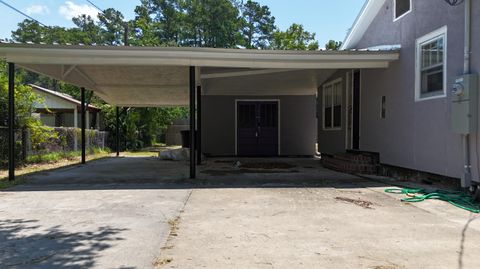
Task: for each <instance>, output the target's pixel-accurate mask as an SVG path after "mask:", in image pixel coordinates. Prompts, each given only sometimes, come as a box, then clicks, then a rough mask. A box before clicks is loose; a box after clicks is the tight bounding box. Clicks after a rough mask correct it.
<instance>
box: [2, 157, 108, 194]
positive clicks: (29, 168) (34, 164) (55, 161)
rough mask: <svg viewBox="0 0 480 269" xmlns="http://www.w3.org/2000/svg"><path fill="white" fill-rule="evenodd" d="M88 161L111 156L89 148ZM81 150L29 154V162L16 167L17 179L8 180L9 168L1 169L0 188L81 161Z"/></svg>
mask: <svg viewBox="0 0 480 269" xmlns="http://www.w3.org/2000/svg"><path fill="white" fill-rule="evenodd" d="M87 153H88V155H87V156H86V157H87V161H93V160H97V159H101V158H105V157H109V156H110V154H109V151H108V150H99V149H93V148H92V149H89V150H88V151H87ZM80 155H81V152H80V151H71V152H52V153H48V154H39V155H32V156H29V159H28V160H27V164H26V165H24V166H21V167H17V168H15V181H8V170H0V190H1V189H7V188H10V187H13V186H15V185H20V184H22V183H24V182H25V181H26V180H27V176H28V175H30V174H33V173H37V172H43V171H49V170H54V169H58V168H62V167H66V166H70V165H76V164H78V163H79V162H80Z"/></svg>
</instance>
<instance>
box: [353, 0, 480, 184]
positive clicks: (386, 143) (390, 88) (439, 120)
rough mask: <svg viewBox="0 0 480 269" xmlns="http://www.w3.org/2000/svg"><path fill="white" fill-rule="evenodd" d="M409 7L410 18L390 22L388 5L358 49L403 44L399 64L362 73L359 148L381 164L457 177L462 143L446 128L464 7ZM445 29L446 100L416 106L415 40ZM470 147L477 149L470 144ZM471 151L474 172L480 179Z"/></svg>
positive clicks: (425, 0)
mask: <svg viewBox="0 0 480 269" xmlns="http://www.w3.org/2000/svg"><path fill="white" fill-rule="evenodd" d="M472 2H473V3H472V6H473V10H474V12H473V13H474V14H473V16H472V17H473V29H472V32H473V44H472V45H473V46H472V48H473V50H474V52H473V54H472V56H473V63H472V71H474V72H479V71H480V58H479V56H478V48H479V46H480V41H479V39H480V37H479V35H480V28H479V25H480V3H479V2H478V1H472ZM412 4H413V10H412V12H411V13H409V14H407V15H406V16H404V17H403V18H401V19H400V20H398V21H396V22H393V14H392V5H393V1H392V0H389V1H387V2H386V3H385V5H384V7H383V8H382V9H381V11H380V12H379V14H378V15H377V17H376V18H375V19H374V21H373V22H372V24H371V25H370V27H369V29H368V30H367V32H366V33H365V35H364V36H363V39H362V40H361V41H360V42H359V44H358V45H357V48H367V47H372V46H377V45H387V44H401V45H402V49H401V55H400V60H399V61H397V62H394V63H392V64H391V66H390V68H388V69H384V70H377V69H370V70H369V69H366V70H362V74H361V76H362V77H361V79H362V85H361V88H362V90H361V133H360V149H361V150H364V151H374V152H379V153H380V158H381V162H382V163H385V164H390V165H395V166H401V167H406V168H411V169H416V170H420V171H425V172H431V173H436V174H441V175H446V176H451V177H457V178H458V177H460V176H461V174H462V170H463V155H462V140H461V136H460V135H458V134H455V133H453V132H452V131H451V128H450V125H451V124H450V122H451V119H450V91H449V86H448V85H450V84H451V83H452V82H453V80H454V78H455V77H456V76H458V75H460V74H462V72H463V39H464V34H463V28H464V23H463V20H464V19H463V18H464V10H463V5H460V6H458V7H450V6H449V5H447V4H446V3H445V2H444V1H437V0H422V1H412ZM443 26H447V27H448V31H447V97H445V98H438V99H431V100H424V101H420V102H416V101H415V49H416V48H415V43H416V39H417V38H420V37H422V36H424V35H426V34H428V33H431V32H433V31H435V30H437V29H439V28H441V27H443ZM382 96H386V104H387V106H386V119H381V118H380V115H379V109H380V108H379V106H380V102H381V98H382ZM473 137H475V136H473ZM472 145H474V146H478V145H476V143H475V142H474V141H473V142H472ZM474 152H475V150H472V164H474V166H473V167H472V172H473V177H474V178H477V179H478V174H477V172H476V171H477V168H476V165H475V164H476V163H477V161H478V160H477V159H476V158H475V155H474Z"/></svg>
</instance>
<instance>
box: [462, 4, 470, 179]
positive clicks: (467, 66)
mask: <svg viewBox="0 0 480 269" xmlns="http://www.w3.org/2000/svg"><path fill="white" fill-rule="evenodd" d="M471 17H472V1H471V0H465V34H464V36H465V50H464V61H463V74H464V75H468V74H470V61H471V60H470V54H471V51H470V49H471V34H472V31H471V24H472V22H471ZM463 144H464V154H465V156H464V158H465V159H464V160H465V165H464V173H463V178H464V184H465V185H464V186H463V187H465V188H470V187H471V186H472V171H471V167H472V164H471V160H470V135H469V134H465V135H464V143H463Z"/></svg>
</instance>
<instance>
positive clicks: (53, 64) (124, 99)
mask: <svg viewBox="0 0 480 269" xmlns="http://www.w3.org/2000/svg"><path fill="white" fill-rule="evenodd" d="M0 57H3V58H6V60H7V61H8V62H12V63H15V64H17V65H18V66H20V67H23V68H25V69H27V70H30V71H33V72H36V73H40V74H44V75H47V76H49V77H52V78H55V79H59V80H63V81H65V82H67V83H71V84H73V85H77V86H80V87H85V88H87V89H90V90H93V91H94V92H95V93H96V94H97V95H98V96H99V97H101V98H102V99H104V100H105V101H107V102H108V103H111V104H114V105H119V106H145V107H148V106H173V105H187V104H188V89H189V85H188V83H189V74H188V72H189V67H190V66H196V67H199V68H201V69H200V70H202V74H204V79H215V78H217V77H218V78H225V77H228V76H245V77H246V78H247V77H248V76H254V75H256V74H267V73H275V72H291V71H295V70H323V69H328V70H332V69H347V68H348V69H353V68H386V67H388V65H389V63H390V62H391V61H395V60H397V59H398V58H399V52H398V51H275V50H239V49H211V48H157V47H156V48H151V47H100V46H98V47H97V46H55V45H54V46H51V45H28V44H11V43H6V44H5V43H4V44H0Z"/></svg>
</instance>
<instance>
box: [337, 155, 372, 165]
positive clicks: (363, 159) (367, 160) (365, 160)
mask: <svg viewBox="0 0 480 269" xmlns="http://www.w3.org/2000/svg"><path fill="white" fill-rule="evenodd" d="M333 158H335V159H338V160H343V161H347V162H354V163H358V164H375V163H376V161H375V160H374V159H373V158H372V157H370V156H367V155H360V154H335V155H334V156H333Z"/></svg>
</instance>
